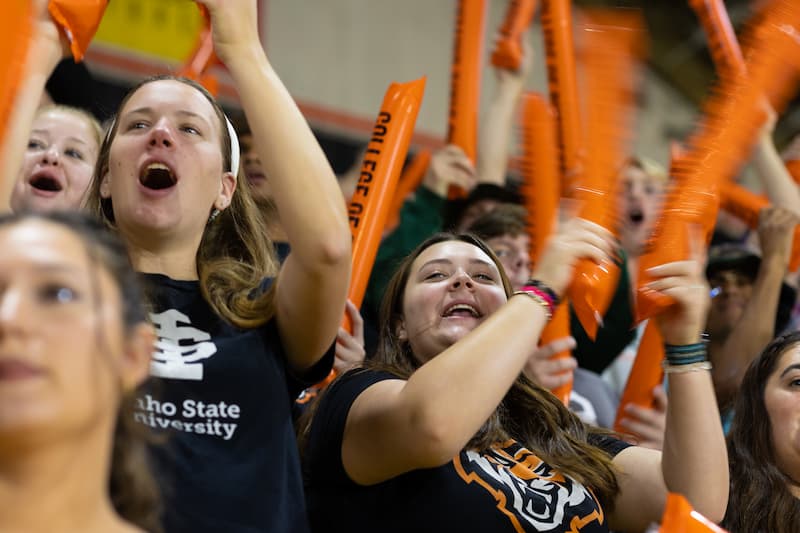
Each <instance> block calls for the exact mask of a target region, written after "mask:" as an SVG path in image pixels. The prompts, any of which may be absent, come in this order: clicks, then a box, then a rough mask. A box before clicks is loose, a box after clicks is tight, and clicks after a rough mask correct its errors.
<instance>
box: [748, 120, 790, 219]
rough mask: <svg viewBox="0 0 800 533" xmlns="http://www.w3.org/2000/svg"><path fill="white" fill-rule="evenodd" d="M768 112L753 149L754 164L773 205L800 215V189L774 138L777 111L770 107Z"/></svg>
mask: <svg viewBox="0 0 800 533" xmlns="http://www.w3.org/2000/svg"><path fill="white" fill-rule="evenodd" d="M768 114H769V118H768V120H767V122H766V124H765V125H764V127H763V128H762V129H761V132H760V133H759V136H758V142H757V143H756V147H755V150H754V151H753V165H754V167H755V170H756V173H757V174H758V177H759V179H760V180H761V185H762V186H763V187H764V192H765V193H766V194H767V197H768V198H769V200H770V202H771V203H772V205H775V206H778V207H782V208H784V209H787V210H789V211H791V212H792V213H794V214H795V215H798V216H800V190H798V187H797V184H795V182H794V180H793V179H792V176H791V175H790V174H789V171H788V170H787V169H786V164H785V163H784V161H783V159H782V158H781V156H780V154H779V153H778V150H777V149H776V148H775V142H774V141H773V140H772V134H773V132H774V130H775V122H776V115H775V111H773V110H772V109H771V108H770V109H769V110H768Z"/></svg>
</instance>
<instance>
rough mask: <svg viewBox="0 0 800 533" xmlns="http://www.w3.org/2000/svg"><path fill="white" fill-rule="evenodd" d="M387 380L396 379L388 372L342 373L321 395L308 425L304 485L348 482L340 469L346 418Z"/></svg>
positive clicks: (356, 370)
mask: <svg viewBox="0 0 800 533" xmlns="http://www.w3.org/2000/svg"><path fill="white" fill-rule="evenodd" d="M387 379H399V378H398V377H397V376H395V375H393V374H390V373H388V372H376V371H372V370H365V369H363V368H359V369H355V370H351V371H349V372H347V373H345V374H344V375H343V376H342V377H340V378H339V379H337V380H336V381H334V382H333V383H332V384H331V385H330V386H329V387H328V390H326V391H325V392H324V393H323V394H322V396H321V397H320V398H319V405H318V406H317V411H316V413H315V414H314V418H313V419H312V421H311V428H310V431H309V435H308V443H307V448H306V453H305V454H304V455H305V458H306V465H305V466H306V469H305V470H306V472H305V474H306V480H307V483H309V484H313V483H314V482H315V481H319V480H320V479H326V480H329V481H330V482H333V483H343V482H347V481H349V477H348V476H347V473H346V472H345V470H344V466H343V465H342V441H343V439H344V427H345V424H346V423H347V415H348V414H349V413H350V407H351V406H352V405H353V402H355V401H356V398H358V397H359V396H360V395H361V393H362V392H364V391H365V390H366V389H368V388H369V387H371V386H372V385H374V384H375V383H378V382H380V381H384V380H387Z"/></svg>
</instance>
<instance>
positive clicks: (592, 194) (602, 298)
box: [567, 10, 643, 339]
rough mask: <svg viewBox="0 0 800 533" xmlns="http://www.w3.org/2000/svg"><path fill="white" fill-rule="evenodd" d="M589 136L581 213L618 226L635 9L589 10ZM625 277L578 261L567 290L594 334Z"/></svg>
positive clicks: (636, 37)
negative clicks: (620, 171) (617, 205)
mask: <svg viewBox="0 0 800 533" xmlns="http://www.w3.org/2000/svg"><path fill="white" fill-rule="evenodd" d="M586 20H587V22H586V26H585V31H583V32H582V36H583V37H584V38H585V49H586V54H585V61H584V67H585V75H586V103H587V105H586V108H587V110H588V113H587V121H586V140H587V146H588V148H589V150H588V152H587V157H586V162H585V167H584V172H583V173H582V175H581V179H580V181H579V182H578V185H577V187H576V188H575V191H574V195H573V196H574V198H575V199H576V200H578V203H579V205H580V206H581V207H580V209H579V212H578V216H579V217H580V218H583V219H586V220H589V221H591V222H594V223H596V224H598V225H600V226H603V227H604V228H606V229H608V230H609V231H614V230H615V229H616V228H615V227H616V222H617V221H616V204H617V189H616V183H617V181H618V179H617V178H618V176H619V169H620V168H621V166H622V163H623V161H624V159H625V158H624V155H623V154H625V153H626V152H627V150H626V147H625V144H626V140H627V138H628V135H629V130H630V127H629V124H628V122H629V121H628V118H629V116H630V112H631V109H632V101H631V95H632V94H634V92H635V91H634V83H635V76H634V71H635V67H636V56H637V55H638V54H639V53H640V39H641V36H642V35H643V33H642V31H641V28H642V26H641V20H640V19H639V18H638V16H636V15H634V14H633V13H626V14H625V15H621V14H619V13H616V12H614V11H613V10H602V11H601V10H591V11H587V12H586ZM618 281H619V267H618V266H617V265H616V264H615V263H613V262H612V261H606V262H604V263H603V264H600V265H598V264H596V263H594V262H593V261H589V260H580V261H578V263H577V265H576V267H575V273H574V277H573V279H572V283H571V284H570V287H569V289H568V290H567V294H568V295H569V299H570V302H571V304H572V309H573V310H574V311H575V315H576V316H577V317H578V320H579V321H580V323H581V326H583V329H584V330H585V331H586V333H587V335H588V336H589V338H591V339H594V338H596V336H597V329H598V325H599V324H601V323H602V317H603V315H604V314H605V312H606V311H607V310H608V306H609V304H610V303H611V299H612V298H613V296H614V291H615V289H616V286H617V282H618Z"/></svg>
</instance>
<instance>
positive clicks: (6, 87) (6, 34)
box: [0, 2, 35, 140]
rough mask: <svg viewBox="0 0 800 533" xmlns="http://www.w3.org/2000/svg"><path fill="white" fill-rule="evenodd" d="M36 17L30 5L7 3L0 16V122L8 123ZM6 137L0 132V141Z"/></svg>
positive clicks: (4, 133)
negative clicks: (0, 36) (0, 64)
mask: <svg viewBox="0 0 800 533" xmlns="http://www.w3.org/2000/svg"><path fill="white" fill-rule="evenodd" d="M34 16H35V14H34V12H33V10H32V8H31V2H7V3H6V5H5V6H4V10H3V16H2V17H0V30H1V31H0V35H2V40H0V61H2V68H0V76H2V77H1V78H0V81H2V83H0V120H2V122H3V124H7V123H8V121H9V118H10V117H11V113H12V110H13V108H14V100H15V99H16V97H17V94H18V93H19V91H20V83H21V80H22V79H23V76H24V75H25V68H26V64H27V63H28V49H29V48H30V42H31V36H32V35H33V18H34ZM5 135H7V131H6V129H5V128H3V129H2V130H0V140H2V138H4V137H5Z"/></svg>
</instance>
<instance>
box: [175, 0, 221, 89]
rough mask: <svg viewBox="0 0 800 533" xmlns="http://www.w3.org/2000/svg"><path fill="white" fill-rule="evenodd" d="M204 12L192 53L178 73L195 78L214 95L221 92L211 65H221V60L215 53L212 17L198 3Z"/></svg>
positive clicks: (191, 78)
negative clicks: (201, 25) (210, 71)
mask: <svg viewBox="0 0 800 533" xmlns="http://www.w3.org/2000/svg"><path fill="white" fill-rule="evenodd" d="M198 7H199V8H200V11H201V12H202V14H203V19H204V24H203V27H202V28H200V31H199V33H198V34H197V41H196V43H195V45H194V49H193V50H192V53H191V54H189V57H188V58H187V60H186V61H185V62H184V64H183V66H181V68H180V69H179V70H178V72H177V75H178V76H183V77H184V78H188V79H190V80H194V81H196V82H197V83H199V84H200V85H202V86H203V87H205V88H206V89H207V90H208V92H209V93H211V94H212V95H213V96H217V94H218V93H219V82H218V80H217V78H216V76H214V75H213V74H210V73H209V70H211V67H213V66H214V65H220V64H221V62H220V60H219V59H218V58H217V55H216V54H215V53H214V41H213V38H212V35H211V19H210V17H209V14H208V10H207V9H206V7H205V6H202V5H200V4H198Z"/></svg>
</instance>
